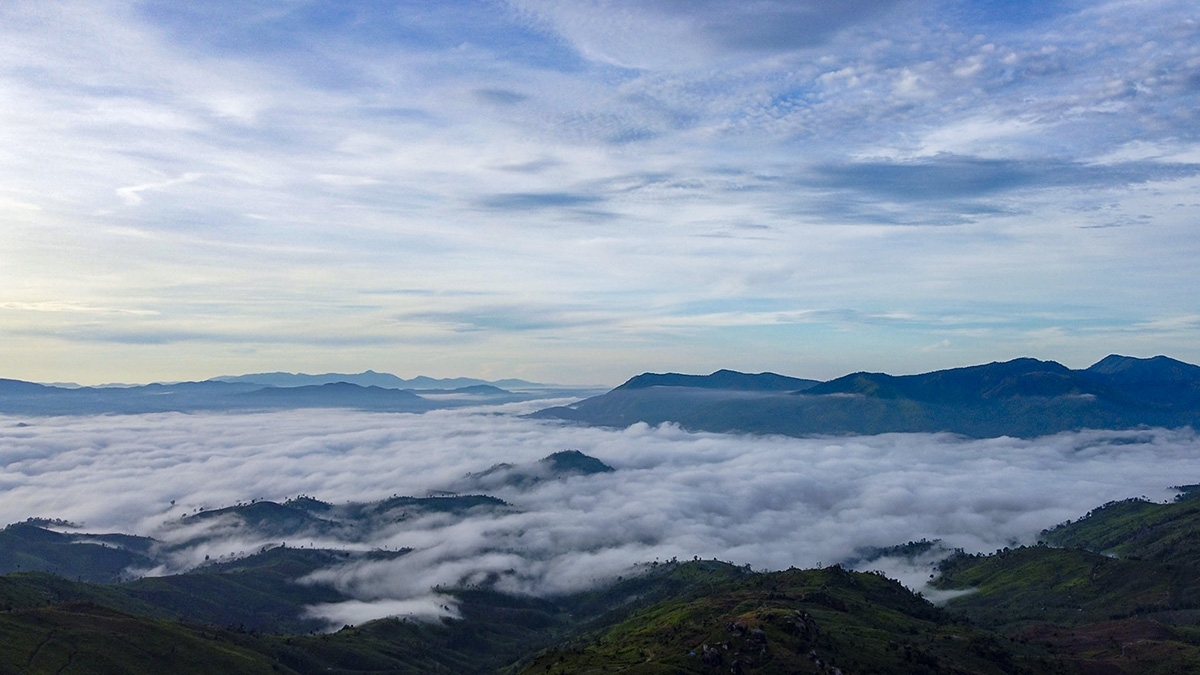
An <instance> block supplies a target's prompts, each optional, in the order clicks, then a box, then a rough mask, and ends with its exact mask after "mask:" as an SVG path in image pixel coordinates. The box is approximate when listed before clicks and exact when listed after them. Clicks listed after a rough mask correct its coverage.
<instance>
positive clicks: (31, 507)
mask: <svg viewBox="0 0 1200 675" xmlns="http://www.w3.org/2000/svg"><path fill="white" fill-rule="evenodd" d="M534 405H537V406H545V405H546V402H540V403H537V404H518V405H512V406H506V407H500V408H486V409H484V408H476V409H459V410H442V411H434V412H429V413H425V414H393V413H365V412H353V411H345V410H300V411H285V412H270V413H241V414H219V413H212V414H209V413H204V414H177V413H167V414H153V415H124V416H122V415H115V416H87V417H47V418H15V417H0V522H2V523H10V522H16V521H20V520H24V519H26V518H28V517H31V516H36V517H47V518H63V519H66V520H70V521H73V522H76V523H79V524H80V525H81V526H82V527H83V529H84V530H85V531H88V532H117V531H119V532H127V533H133V534H140V535H148V536H153V537H156V538H158V539H161V540H164V541H172V540H175V541H183V540H186V539H187V538H188V537H190V536H192V535H194V534H195V533H194V532H185V531H183V530H182V528H181V527H180V526H179V523H180V522H181V521H180V516H181V515H184V514H187V513H194V512H195V511H196V510H197V509H201V508H204V509H211V508H217V507H221V506H227V505H231V504H234V503H238V502H246V501H250V500H251V499H269V500H274V501H283V500H285V499H287V498H289V497H295V496H297V495H301V494H304V495H309V496H312V497H316V498H318V499H321V500H324V501H327V502H333V503H341V502H347V501H359V502H361V501H371V500H377V499H384V498H387V497H389V496H391V495H394V494H400V495H414V496H424V495H427V494H431V493H435V492H436V491H438V490H440V489H443V488H446V487H448V486H453V485H455V484H456V483H461V482H462V480H463V478H464V476H465V475H466V474H468V473H472V472H479V471H481V470H485V469H487V468H488V467H490V466H492V465H494V464H496V463H499V462H508V463H515V464H527V463H532V462H536V461H537V460H539V459H541V458H543V457H546V456H547V455H549V454H551V453H554V452H557V451H560V450H565V449H577V450H580V451H582V452H584V453H586V454H588V455H591V456H594V457H597V458H599V459H601V460H603V461H604V462H606V463H608V464H610V465H611V466H613V467H614V468H615V469H616V471H615V472H612V473H602V474H594V475H586V476H585V475H580V476H572V477H569V478H565V479H562V480H548V481H541V482H535V483H532V484H525V485H521V486H498V487H496V488H495V489H494V490H491V491H490V494H492V495H493V496H496V497H499V498H501V499H503V500H505V501H506V502H508V503H509V504H511V505H512V508H511V509H498V510H491V511H483V512H478V513H473V514H468V515H466V516H454V515H450V514H431V515H427V516H425V517H420V518H413V519H410V520H407V521H404V522H402V523H397V524H396V525H395V527H391V528H384V529H382V530H380V531H379V532H378V533H377V534H376V535H375V537H374V539H373V540H370V541H366V542H339V541H318V540H312V541H288V542H287V543H288V545H290V546H297V545H299V546H305V545H312V546H327V547H341V548H359V549H370V548H385V547H386V548H389V549H399V548H411V549H413V551H412V553H409V554H408V555H403V556H399V557H394V558H391V559H386V560H385V559H375V560H358V561H356V562H353V563H349V564H346V565H343V566H340V567H335V568H330V569H327V570H322V571H320V572H318V573H316V574H314V575H312V577H310V578H309V579H308V580H307V581H308V582H309V583H328V584H333V585H334V586H336V587H337V588H339V589H341V590H342V591H344V592H345V593H347V594H348V595H349V596H350V597H351V598H353V599H354V601H353V602H348V603H342V604H338V605H327V606H321V607H314V608H312V610H311V611H312V612H313V613H314V614H315V615H317V616H322V617H325V618H327V619H329V621H330V622H331V623H337V624H338V625H340V624H341V623H358V622H361V621H364V620H367V619H370V618H375V617H378V616H384V615H390V614H396V613H400V614H408V615H417V616H437V615H450V616H453V615H454V613H455V610H454V606H453V603H452V602H450V601H448V600H446V598H445V597H443V596H439V595H436V594H435V593H434V592H433V590H432V589H434V588H435V587H436V586H439V585H442V586H452V585H457V584H464V583H490V584H494V585H496V586H497V587H499V588H501V589H503V590H509V591H514V592H525V593H535V594H551V593H556V592H563V591H572V590H577V589H582V588H586V587H589V586H591V585H594V584H596V583H598V582H601V581H605V580H610V579H613V578H615V577H616V576H618V575H622V574H628V573H629V571H630V569H631V567H632V566H633V565H635V564H637V563H640V562H649V561H654V560H656V559H657V560H667V559H670V558H675V557H678V558H679V559H691V558H692V557H694V556H699V557H702V558H713V557H715V558H719V559H722V560H728V561H731V562H734V563H737V564H748V565H751V566H752V567H753V568H754V569H785V568H788V567H792V566H795V567H809V566H815V565H822V564H824V565H828V564H832V563H838V562H843V561H848V560H853V559H856V558H860V557H861V555H862V552H863V551H864V550H866V549H868V548H870V547H883V546H890V545H894V544H900V543H904V542H907V541H910V540H917V539H921V538H926V539H941V540H943V541H944V543H945V545H946V546H949V547H962V548H964V549H966V550H968V551H983V552H990V551H992V550H995V549H997V548H1000V547H1003V546H1010V545H1014V544H1019V543H1032V542H1033V541H1035V540H1036V538H1037V535H1038V533H1039V532H1040V531H1041V530H1042V529H1044V528H1046V527H1050V526H1053V525H1055V524H1057V523H1059V522H1062V521H1064V520H1067V519H1071V518H1077V517H1079V516H1081V515H1083V514H1084V513H1086V512H1087V511H1088V510H1090V509H1092V508H1094V507H1096V506H1098V505H1100V504H1102V503H1104V502H1106V501H1110V500H1115V499H1124V498H1128V497H1136V496H1146V497H1148V498H1150V499H1155V500H1166V499H1169V498H1170V497H1171V496H1172V495H1173V494H1174V492H1173V491H1172V490H1171V489H1170V487H1171V486H1174V485H1180V484H1187V483H1196V482H1200V440H1198V439H1197V436H1196V434H1195V432H1193V431H1192V430H1189V429H1184V430H1175V431H1170V430H1163V429H1152V430H1137V431H1084V432H1075V433H1064V434H1058V435H1055V436H1050V437H1045V438H1040V439H1034V440H1022V439H1013V438H998V439H988V440H974V439H964V438H961V437H957V436H953V435H948V434H885V435H879V436H865V437H864V436H856V437H830V438H807V439H798V438H785V437H777V436H766V437H758V436H738V435H722V434H707V433H689V432H685V431H683V430H680V429H679V428H677V427H674V426H670V425H665V426H662V427H657V428H655V427H648V426H646V425H644V424H638V425H634V426H632V427H630V428H628V429H624V430H612V429H597V428H588V427H581V426H572V425H564V424H561V423H556V422H548V421H538V420H530V419H525V418H523V417H521V416H520V415H521V413H525V412H528V411H530V410H531V409H532V408H531V406H534ZM210 527H211V526H210ZM213 532H218V533H219V530H213ZM278 543H280V542H277V541H275V542H272V541H270V540H267V539H265V538H262V537H259V538H255V537H254V536H253V535H252V534H250V535H248V534H247V533H246V532H245V530H244V529H242V530H233V529H231V530H230V533H229V535H228V538H222V537H221V536H219V534H218V536H216V537H215V538H209V539H206V540H204V543H203V545H197V547H196V548H195V549H194V550H190V551H184V552H183V553H181V554H179V555H180V556H182V557H179V556H177V567H179V568H185V567H187V566H188V565H189V564H195V563H196V562H198V561H199V560H202V559H203V556H204V555H213V556H214V557H215V556H218V555H228V554H237V553H239V552H252V551H254V550H257V548H258V547H261V546H263V545H271V544H278ZM888 564H889V562H888V561H878V560H876V561H873V562H871V563H869V564H868V567H870V568H880V569H884V570H885V571H888V572H889V573H893V574H895V575H897V576H900V577H901V578H902V579H903V580H904V581H906V583H909V585H910V586H913V587H919V586H920V581H921V579H923V578H924V577H925V576H927V575H928V572H929V570H928V568H921V569H912V568H911V566H910V567H905V566H904V565H903V564H901V563H900V562H899V561H893V563H891V564H893V567H894V569H889V568H888ZM161 571H162V572H168V571H172V570H170V569H165V570H161Z"/></svg>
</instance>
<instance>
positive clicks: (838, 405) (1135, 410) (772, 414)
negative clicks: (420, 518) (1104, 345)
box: [533, 355, 1200, 438]
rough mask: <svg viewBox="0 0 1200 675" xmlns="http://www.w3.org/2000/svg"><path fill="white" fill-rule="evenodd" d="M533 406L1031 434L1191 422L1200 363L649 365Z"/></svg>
mask: <svg viewBox="0 0 1200 675" xmlns="http://www.w3.org/2000/svg"><path fill="white" fill-rule="evenodd" d="M533 416H534V417H536V418H543V419H562V420H569V421H574V422H581V423H584V424H589V425H595V426H610V427H626V426H629V425H631V424H635V423H637V422H645V423H647V424H662V423H666V422H673V423H676V424H679V425H680V426H682V427H683V428H685V429H688V430H692V431H710V432H743V433H757V434H783V435H789V436H809V435H826V434H879V433H890V432H943V431H944V432H951V433H957V434H962V435H965V436H972V437H977V438H991V437H997V436H1017V437H1034V436H1041V435H1045V434H1053V433H1058V432H1061V431H1069V430H1074V429H1084V428H1095V429H1127V428H1135V427H1139V426H1162V427H1182V426H1189V425H1190V426H1196V424H1197V422H1200V367H1198V366H1195V365H1192V364H1189V363H1184V362H1182V361H1177V360H1175V359H1171V358H1168V357H1165V356H1155V357H1154V358H1149V359H1141V358H1134V357H1129V356H1119V355H1112V356H1108V357H1106V358H1104V359H1103V360H1101V361H1100V362H1098V363H1096V364H1095V365H1093V366H1091V367H1089V368H1086V369H1083V370H1072V369H1070V368H1067V367H1066V366H1064V365H1062V364H1059V363H1056V362H1054V361H1039V360H1037V359H1031V358H1022V359H1015V360H1012V361H1006V362H1002V363H989V364H986V365H980V366H971V367H967V368H954V369H950V370H939V371H934V372H931V373H924V374H920V375H902V376H894V375H887V374H884V373H866V372H861V373H852V374H850V375H845V376H843V377H839V378H837V379H834V380H830V381H828V382H817V381H814V380H801V379H796V378H788V377H784V376H781V375H776V374H774V373H760V374H745V373H737V372H733V371H727V370H721V371H717V372H715V373H713V374H711V375H707V376H698V375H680V374H676V373H667V374H654V373H646V374H643V375H638V376H637V377H634V378H632V379H630V380H629V381H628V382H626V383H625V384H622V385H621V386H619V387H617V388H616V389H613V390H612V391H609V392H608V393H605V394H602V395H600V396H595V397H592V398H588V399H585V400H583V401H580V402H578V403H575V404H572V405H569V406H560V407H554V408H548V409H545V410H542V411H539V412H537V413H534V415H533Z"/></svg>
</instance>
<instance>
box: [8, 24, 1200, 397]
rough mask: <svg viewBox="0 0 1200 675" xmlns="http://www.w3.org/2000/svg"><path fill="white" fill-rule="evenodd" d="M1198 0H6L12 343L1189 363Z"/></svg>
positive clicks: (188, 365) (566, 379)
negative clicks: (1118, 358) (1163, 359)
mask: <svg viewBox="0 0 1200 675" xmlns="http://www.w3.org/2000/svg"><path fill="white" fill-rule="evenodd" d="M1198 220H1200V22H1198V21H1197V17H1196V12H1195V6H1194V3H1190V2H1183V1H1182V0H1181V1H1158V0H1139V1H1137V2H1130V1H1119V2H1100V1H1098V2H1072V1H1070V0H1048V1H1045V2H1032V1H1027V0H1016V1H1013V2H984V1H975V2H948V1H946V2H938V1H934V0H928V1H926V0H917V1H912V2H902V1H895V0H848V1H847V2H839V3H825V2H817V1H815V0H793V1H790V2H788V1H784V0H750V1H747V2H738V3H728V2H717V1H714V0H692V1H682V0H638V1H636V2H635V1H633V0H578V1H572V2H565V1H564V2H549V1H544V0H478V1H475V0H464V1H461V2H429V1H425V0H422V1H420V2H416V1H413V2H404V1H398V0H394V1H389V0H375V1H370V0H362V1H359V2H342V1H337V2H334V1H332V0H329V1H325V0H314V1H308V0H263V1H262V2H254V3H246V2H241V1H235V0H206V1H205V2H179V1H177V0H145V1H132V0H89V2H86V3H83V2H75V3H61V2H56V3H49V2H44V1H42V0H7V1H6V2H4V3H0V344H3V346H4V348H3V349H2V350H0V376H2V377H10V378H19V379H27V380H34V381H41V382H53V381H74V382H80V383H85V384H94V383H102V382H147V381H164V380H184V379H203V378H207V377H212V376H216V375H221V374H235V373H245V372H264V371H278V370H283V371H290V372H297V371H302V372H329V371H337V372H359V371H362V370H366V369H374V370H378V371H386V372H393V373H396V374H398V375H401V376H404V377H411V376H415V375H418V374H424V375H430V376H441V377H446V376H464V375H465V376H474V377H483V378H488V379H496V378H502V377H520V378H524V379H529V380H535V381H544V382H561V383H579V384H583V383H587V384H617V383H619V382H621V381H623V380H625V379H626V378H628V377H630V376H632V375H635V374H637V373H640V372H643V371H659V372H661V371H679V372H692V373H707V372H711V371H713V370H716V369H718V368H732V369H736V370H742V371H751V372H758V371H764V370H769V371H774V372H779V373H783V374H787V375H793V376H798V377H812V378H819V379H827V378H832V377H836V376H839V375H842V374H844V373H847V372H852V371H857V370H877V371H886V372H891V373H896V374H900V373H913V372H925V371H929V370H934V369H938V368H945V367H953V366H962V365H970V364H975V363H984V362H988V361H993V360H1005V359H1009V358H1015V357H1019V356H1033V357H1037V358H1043V359H1053V360H1057V361H1060V362H1062V363H1064V364H1066V365H1068V366H1071V367H1077V368H1078V367H1086V366H1087V365H1090V364H1091V363H1093V362H1095V361H1097V360H1099V359H1100V358H1102V357H1104V356H1105V355H1107V354H1109V353H1122V354H1127V355H1132V356H1143V357H1148V356H1153V355H1155V354H1167V355H1169V356H1173V357H1176V358H1180V359H1182V360H1185V361H1189V362H1193V363H1195V362H1200V339H1198V337H1200V293H1197V292H1196V288H1197V287H1200V267H1198V266H1197V265H1196V264H1195V261H1196V260H1197V259H1198V254H1200V237H1198V236H1197V223H1198Z"/></svg>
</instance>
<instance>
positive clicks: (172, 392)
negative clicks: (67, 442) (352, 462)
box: [0, 371, 594, 415]
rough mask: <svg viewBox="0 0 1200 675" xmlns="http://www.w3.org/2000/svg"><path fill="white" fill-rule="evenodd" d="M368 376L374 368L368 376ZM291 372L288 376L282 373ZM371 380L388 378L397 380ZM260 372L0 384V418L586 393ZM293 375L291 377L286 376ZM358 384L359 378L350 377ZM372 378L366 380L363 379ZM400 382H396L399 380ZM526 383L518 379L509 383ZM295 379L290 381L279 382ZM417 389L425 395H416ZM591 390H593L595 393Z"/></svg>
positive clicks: (444, 404) (433, 404)
mask: <svg viewBox="0 0 1200 675" xmlns="http://www.w3.org/2000/svg"><path fill="white" fill-rule="evenodd" d="M368 372H369V371H368ZM283 375H286V374H283ZM374 375H375V376H378V377H376V378H374V379H377V380H379V381H385V380H386V378H394V377H395V376H392V375H387V376H384V375H381V374H379V373H375V374H374ZM256 377H259V376H256V375H246V376H241V377H239V378H230V380H231V381H223V380H207V381H204V382H178V383H173V384H147V385H135V386H121V387H68V386H54V385H45V384H37V383H34V382H25V381H22V380H7V379H0V414H10V415H94V414H134V413H152V412H195V411H256V410H288V409H295V408H350V409H355V410H371V411H379V412H425V411H427V410H433V409H436V408H448V407H457V406H464V405H481V404H500V403H512V402H515V401H528V400H534V399H545V398H561V397H569V396H580V395H584V392H586V391H587V390H573V389H556V388H537V387H539V386H540V385H534V384H532V383H526V384H528V385H529V387H530V388H528V389H526V390H524V391H520V392H514V391H509V390H507V389H502V388H500V387H498V386H495V385H493V384H486V383H481V382H480V381H478V380H470V379H467V378H458V379H455V380H433V379H431V378H416V379H415V380H408V382H426V383H441V384H455V383H458V382H460V381H461V382H474V384H466V385H463V386H461V387H457V388H434V389H418V390H413V389H397V388H394V387H383V386H379V385H374V384H359V383H354V382H347V381H344V380H337V381H330V382H323V383H320V384H302V383H303V382H308V381H309V380H308V379H307V378H332V379H336V376H334V375H311V376H309V375H303V376H286V377H285V376H282V375H281V376H280V377H277V378H272V377H265V378H263V379H264V380H266V381H275V382H279V383H281V384H266V383H265V382H258V381H255V379H254V378H256ZM289 377H290V378H292V379H289ZM347 377H348V378H350V379H353V378H354V377H356V376H347ZM370 379H372V378H370V377H368V378H366V380H368V381H369V380H370ZM395 379H396V380H397V381H403V380H399V378H395ZM505 381H506V382H521V380H505ZM285 382H290V383H291V384H282V383H285ZM418 392H420V393H418ZM593 392H594V390H593Z"/></svg>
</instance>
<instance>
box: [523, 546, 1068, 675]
mask: <svg viewBox="0 0 1200 675" xmlns="http://www.w3.org/2000/svg"><path fill="white" fill-rule="evenodd" d="M713 566H714V563H708V562H694V563H687V564H684V565H681V566H679V567H678V568H676V569H673V570H672V571H671V574H676V575H680V576H685V577H694V578H696V580H697V583H696V584H694V585H693V586H692V587H691V588H690V589H687V590H684V591H682V592H680V593H678V594H676V595H674V596H672V597H670V598H668V599H665V600H663V601H660V602H657V603H655V604H653V605H651V606H649V607H647V608H645V609H641V610H638V611H636V612H633V613H632V614H631V615H630V616H629V617H628V618H626V619H624V620H622V621H619V622H617V623H615V624H614V625H612V626H610V627H606V628H603V629H601V630H599V631H596V632H594V633H592V634H589V635H587V636H586V639H584V640H577V641H576V643H575V644H572V645H570V646H566V647H561V648H558V649H555V650H551V651H548V652H545V653H543V654H541V655H540V656H539V657H538V658H537V659H535V660H534V661H533V662H532V663H530V664H529V665H528V666H527V667H526V668H525V669H524V670H522V671H521V672H522V673H526V674H537V673H603V672H622V673H647V674H648V673H664V674H666V673H669V674H679V675H683V674H685V673H832V672H844V673H996V674H998V675H999V674H1001V673H1040V672H1055V670H1054V668H1053V667H1052V663H1051V661H1049V660H1047V659H1045V658H1044V657H1045V653H1044V651H1042V650H1040V649H1038V648H1037V647H1025V646H1018V645H1015V644H1012V643H1009V642H1008V641H1004V640H1000V639H998V638H997V637H996V636H994V635H992V634H990V633H987V632H984V631H980V630H977V629H975V628H973V627H971V626H969V625H967V624H965V623H963V622H960V621H956V620H955V619H954V618H953V617H952V616H950V615H949V614H947V613H945V612H943V611H941V610H939V609H937V608H936V607H934V606H933V605H931V604H929V603H928V602H926V601H925V600H923V599H921V598H919V597H917V596H915V595H913V594H912V593H910V592H909V591H908V590H906V589H905V588H904V587H902V586H901V585H900V584H899V583H897V582H895V581H892V580H890V579H887V578H885V577H883V576H881V575H877V574H871V573H863V572H849V571H846V570H843V569H842V568H840V567H836V566H835V567H827V568H825V569H819V570H803V571H801V570H789V571H786V572H773V573H755V574H744V575H741V576H735V577H729V576H724V575H721V574H720V571H719V570H717V571H716V572H714V570H713V569H712V567H713ZM714 577H719V578H714Z"/></svg>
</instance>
